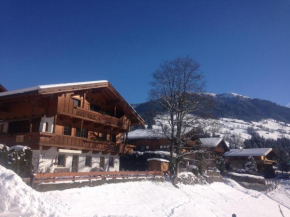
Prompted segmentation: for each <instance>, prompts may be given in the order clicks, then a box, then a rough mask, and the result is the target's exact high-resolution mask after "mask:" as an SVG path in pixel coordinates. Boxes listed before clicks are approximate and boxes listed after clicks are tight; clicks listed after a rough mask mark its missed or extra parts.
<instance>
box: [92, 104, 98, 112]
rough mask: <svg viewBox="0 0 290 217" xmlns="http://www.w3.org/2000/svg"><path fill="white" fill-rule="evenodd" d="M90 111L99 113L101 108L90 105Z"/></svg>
mask: <svg viewBox="0 0 290 217" xmlns="http://www.w3.org/2000/svg"><path fill="white" fill-rule="evenodd" d="M90 109H91V110H92V111H95V112H98V111H100V107H99V106H96V105H92V104H91V105H90Z"/></svg>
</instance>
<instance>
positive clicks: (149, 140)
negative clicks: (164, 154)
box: [128, 129, 170, 152]
mask: <svg viewBox="0 0 290 217" xmlns="http://www.w3.org/2000/svg"><path fill="white" fill-rule="evenodd" d="M128 144H131V145H134V146H135V148H134V151H142V152H144V151H158V150H163V151H169V144H170V142H169V140H168V138H167V137H166V136H165V135H164V134H162V133H160V132H159V131H158V130H153V129H137V130H134V131H131V132H129V133H128Z"/></svg>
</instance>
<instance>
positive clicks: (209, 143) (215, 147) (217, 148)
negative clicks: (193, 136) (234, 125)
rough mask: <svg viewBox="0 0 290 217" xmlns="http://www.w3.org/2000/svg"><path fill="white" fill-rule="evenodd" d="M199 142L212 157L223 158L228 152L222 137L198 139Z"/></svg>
mask: <svg viewBox="0 0 290 217" xmlns="http://www.w3.org/2000/svg"><path fill="white" fill-rule="evenodd" d="M199 141H200V142H201V145H202V146H203V147H204V148H207V149H208V150H209V151H211V152H212V153H214V156H215V157H217V156H223V155H224V153H225V152H227V151H229V150H230V149H229V146H228V144H227V143H226V141H225V140H224V139H223V138H222V137H213V138H200V139H199Z"/></svg>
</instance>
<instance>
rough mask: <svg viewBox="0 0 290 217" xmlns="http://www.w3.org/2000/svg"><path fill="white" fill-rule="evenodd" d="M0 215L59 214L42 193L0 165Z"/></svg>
mask: <svg viewBox="0 0 290 217" xmlns="http://www.w3.org/2000/svg"><path fill="white" fill-rule="evenodd" d="M0 195H1V196H0V216H7V217H8V216H22V217H25V216H27V217H28V216H35V217H37V216H51V217H52V216H59V215H58V212H57V211H55V208H54V207H53V206H52V205H50V204H48V203H46V202H45V201H44V199H43V198H42V195H41V194H40V193H38V192H36V191H34V190H33V189H32V188H30V187H29V186H27V185H26V184H25V183H24V182H23V181H22V179H21V178H20V177H19V176H18V175H16V174H15V173H14V172H13V171H11V170H7V169H5V168H4V167H2V166H0Z"/></svg>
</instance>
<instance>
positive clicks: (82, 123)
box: [80, 120, 84, 137]
mask: <svg viewBox="0 0 290 217" xmlns="http://www.w3.org/2000/svg"><path fill="white" fill-rule="evenodd" d="M83 125H84V121H83V120H81V129H80V137H81V135H82V129H83Z"/></svg>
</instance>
